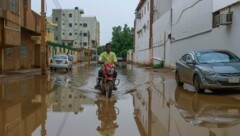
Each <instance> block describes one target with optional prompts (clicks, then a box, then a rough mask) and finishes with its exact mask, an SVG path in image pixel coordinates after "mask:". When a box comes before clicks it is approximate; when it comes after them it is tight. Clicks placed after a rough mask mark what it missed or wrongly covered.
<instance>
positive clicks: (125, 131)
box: [0, 64, 240, 136]
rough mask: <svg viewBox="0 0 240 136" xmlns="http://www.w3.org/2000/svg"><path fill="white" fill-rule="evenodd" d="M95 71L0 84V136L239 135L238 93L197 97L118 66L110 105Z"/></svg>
mask: <svg viewBox="0 0 240 136" xmlns="http://www.w3.org/2000/svg"><path fill="white" fill-rule="evenodd" d="M97 72H98V67H97V66H96V65H95V64H92V65H91V66H88V65H81V66H74V67H73V70H72V72H69V73H66V72H65V71H61V70H59V71H57V72H52V73H51V74H50V75H47V76H31V77H26V78H24V79H21V80H19V81H13V82H9V83H5V84H0V136H5V135H6V136H30V135H32V136H46V135H47V136H77V135H78V136H79V135H80V136H239V129H240V124H239V123H240V93H238V92H239V91H230V90H221V91H218V92H217V91H215V92H212V91H209V90H208V91H207V92H206V93H205V94H198V93H195V91H194V89H193V87H192V86H190V85H184V87H177V86H176V83H175V80H174V79H172V78H169V77H168V76H162V75H161V73H159V72H153V71H150V70H147V69H145V68H141V67H137V66H133V65H130V64H121V65H120V66H119V68H118V78H119V79H120V80H121V82H120V84H119V86H118V90H117V91H115V92H113V98H111V99H110V100H108V99H106V98H105V97H104V96H101V95H100V93H99V91H98V90H96V89H94V86H95V84H96V77H97Z"/></svg>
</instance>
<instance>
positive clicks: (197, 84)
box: [193, 75, 204, 93]
mask: <svg viewBox="0 0 240 136" xmlns="http://www.w3.org/2000/svg"><path fill="white" fill-rule="evenodd" d="M193 86H194V88H195V89H196V91H197V92H198V93H203V92H204V89H202V88H201V82H200V79H199V77H198V76H197V75H194V78H193Z"/></svg>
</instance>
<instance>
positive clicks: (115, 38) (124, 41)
mask: <svg viewBox="0 0 240 136" xmlns="http://www.w3.org/2000/svg"><path fill="white" fill-rule="evenodd" d="M112 29H113V32H112V41H111V43H112V48H111V51H112V52H115V53H116V55H117V57H123V58H126V57H127V51H128V50H129V49H133V35H134V31H133V28H129V27H128V26H127V25H126V24H125V25H124V27H123V28H122V27H121V26H117V27H113V28H112ZM105 50H106V49H105V45H104V46H100V47H98V55H100V54H101V53H102V52H103V51H105Z"/></svg>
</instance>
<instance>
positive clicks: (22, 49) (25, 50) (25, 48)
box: [20, 43, 27, 58]
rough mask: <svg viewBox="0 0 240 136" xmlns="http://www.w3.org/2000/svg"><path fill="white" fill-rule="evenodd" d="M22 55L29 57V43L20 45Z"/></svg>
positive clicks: (22, 56)
mask: <svg viewBox="0 0 240 136" xmlns="http://www.w3.org/2000/svg"><path fill="white" fill-rule="evenodd" d="M20 57H21V58H25V57H27V45H26V44H23V43H22V44H21V46H20Z"/></svg>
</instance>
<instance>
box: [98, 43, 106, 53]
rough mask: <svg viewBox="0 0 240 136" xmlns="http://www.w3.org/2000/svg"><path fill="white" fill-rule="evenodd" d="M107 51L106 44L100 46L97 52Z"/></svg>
mask: <svg viewBox="0 0 240 136" xmlns="http://www.w3.org/2000/svg"><path fill="white" fill-rule="evenodd" d="M104 51H106V47H105V45H102V46H100V47H98V49H97V54H98V55H100V54H101V53H102V52H104Z"/></svg>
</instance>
